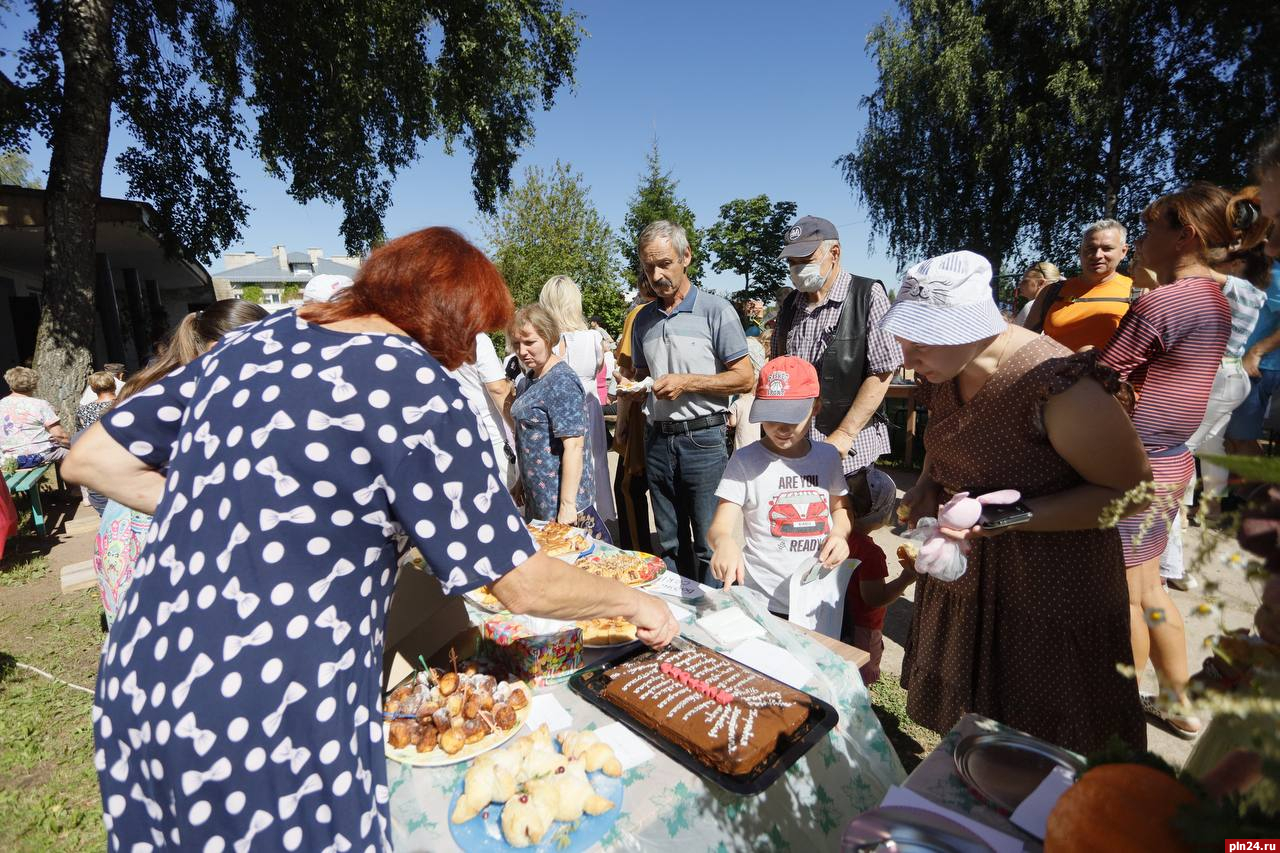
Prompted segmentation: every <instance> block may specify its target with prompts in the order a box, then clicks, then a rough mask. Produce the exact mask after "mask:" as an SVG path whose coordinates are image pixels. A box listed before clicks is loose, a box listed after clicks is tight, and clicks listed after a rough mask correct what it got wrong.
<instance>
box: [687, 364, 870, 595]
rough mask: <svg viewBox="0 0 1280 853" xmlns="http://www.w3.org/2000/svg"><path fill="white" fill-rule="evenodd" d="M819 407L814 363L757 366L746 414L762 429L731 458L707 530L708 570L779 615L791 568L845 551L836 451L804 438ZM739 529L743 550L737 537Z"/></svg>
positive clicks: (827, 560)
mask: <svg viewBox="0 0 1280 853" xmlns="http://www.w3.org/2000/svg"><path fill="white" fill-rule="evenodd" d="M818 406H819V402H818V374H817V372H816V371H815V370H814V369H813V365H812V364H810V363H809V362H807V361H805V360H804V359H800V358H796V357H794V356H783V357H782V358H775V359H773V360H772V361H770V362H767V363H766V364H765V365H764V367H763V368H761V370H760V378H759V380H758V381H757V383H756V393H755V400H754V401H753V402H752V404H751V412H750V417H749V420H750V421H751V422H752V423H758V424H760V427H761V432H762V435H761V437H760V440H759V441H758V442H756V443H754V444H749V445H747V446H746V447H743V448H742V449H741V450H739V451H737V452H736V453H734V454H733V456H731V457H729V464H728V465H727V466H726V467H725V471H724V477H723V478H722V479H721V481H720V486H719V487H718V488H717V489H716V496H717V497H718V498H719V499H720V505H719V506H718V507H717V508H716V514H715V518H714V519H713V520H712V522H711V529H710V531H709V533H708V535H707V540H708V543H709V544H710V545H711V549H712V555H711V572H712V574H714V575H715V576H716V577H717V578H718V579H720V580H721V581H723V582H724V585H725V587H729V586H731V585H733V584H735V583H739V584H742V585H744V586H747V587H750V588H752V589H755V590H758V591H759V592H762V593H764V595H765V596H767V597H768V599H769V609H770V610H771V611H772V612H773V613H775V614H777V615H779V616H783V617H785V616H786V615H787V613H788V611H789V601H788V599H789V598H790V586H789V581H790V578H791V576H792V575H793V574H795V573H796V572H797V571H799V570H800V569H801V568H803V567H804V566H806V565H808V564H810V563H811V562H812V561H813V559H814V558H815V557H816V558H818V559H819V560H820V561H821V562H822V564H823V565H824V566H827V567H834V566H838V565H840V563H842V562H844V560H845V559H846V558H847V557H848V556H849V543H848V536H849V533H850V531H851V530H852V526H853V525H852V519H851V517H850V515H849V502H848V491H849V490H848V487H847V486H846V485H845V480H844V474H843V473H842V472H841V468H840V452H839V451H838V450H837V449H836V448H835V447H834V446H833V445H830V444H826V443H821V444H814V443H813V442H811V441H810V440H809V438H808V436H809V421H810V419H811V418H812V417H813V415H814V413H815V412H816V411H817V410H818ZM740 527H743V528H744V533H745V541H746V544H745V546H744V547H741V548H740V547H739V546H738V543H737V541H736V539H735V537H734V534H735V533H736V531H737V530H738V529H739V528H740Z"/></svg>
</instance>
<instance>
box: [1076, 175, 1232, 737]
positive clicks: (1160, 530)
mask: <svg viewBox="0 0 1280 853" xmlns="http://www.w3.org/2000/svg"><path fill="white" fill-rule="evenodd" d="M1230 198H1231V195H1230V193H1228V192H1226V191H1225V190H1223V189H1221V188H1219V187H1215V186H1213V185H1211V184H1205V183H1195V184H1192V185H1191V186H1189V187H1187V188H1186V189H1184V190H1181V191H1179V192H1176V193H1171V194H1169V195H1166V196H1162V197H1161V198H1159V199H1156V201H1154V202H1152V203H1151V205H1149V206H1148V207H1147V209H1146V210H1145V211H1143V213H1142V223H1143V226H1144V228H1145V231H1146V233H1145V235H1144V236H1143V237H1142V238H1141V240H1140V242H1139V246H1140V251H1141V253H1142V259H1143V264H1144V266H1146V267H1147V268H1149V269H1150V270H1151V271H1152V272H1153V273H1155V277H1156V280H1157V281H1158V282H1159V283H1160V286H1159V287H1157V288H1156V289H1155V290H1152V291H1150V292H1148V293H1147V294H1145V295H1144V296H1142V297H1141V298H1140V299H1138V301H1137V302H1135V303H1134V304H1133V307H1132V308H1131V309H1130V310H1129V313H1128V314H1126V315H1125V317H1124V319H1123V320H1121V321H1120V327H1119V328H1118V329H1116V333H1115V336H1114V337H1112V339H1111V341H1110V343H1108V344H1107V346H1106V347H1105V348H1104V349H1103V351H1102V354H1101V356H1100V359H1099V360H1100V361H1101V362H1102V363H1103V364H1105V365H1107V366H1108V367H1111V368H1113V369H1115V370H1116V371H1118V372H1119V373H1120V375H1121V376H1122V377H1123V378H1125V379H1128V380H1129V381H1130V383H1132V384H1133V386H1134V390H1135V391H1136V392H1137V404H1136V406H1135V407H1134V410H1133V423H1134V426H1135V427H1136V428H1137V431H1138V436H1139V437H1140V438H1141V439H1142V444H1143V447H1145V448H1146V451H1147V456H1148V458H1149V459H1150V460H1151V469H1152V473H1153V475H1154V480H1155V486H1156V492H1155V500H1154V501H1153V503H1152V506H1151V508H1150V509H1149V510H1148V511H1147V512H1146V513H1143V514H1141V515H1138V516H1131V517H1130V518H1127V519H1124V520H1123V521H1121V522H1120V524H1119V529H1120V535H1121V539H1122V540H1123V543H1124V557H1125V566H1126V568H1127V576H1128V580H1129V615H1130V631H1131V635H1132V640H1133V661H1134V665H1135V667H1136V668H1137V671H1138V673H1139V675H1140V674H1141V673H1142V671H1143V670H1144V669H1145V668H1146V664H1147V658H1148V657H1150V658H1151V661H1152V663H1153V664H1154V665H1155V668H1156V675H1157V677H1158V679H1159V681H1160V684H1161V686H1162V687H1163V688H1164V690H1165V691H1169V692H1171V693H1172V695H1173V696H1174V697H1176V699H1177V700H1178V702H1179V703H1182V702H1184V701H1185V699H1186V685H1187V679H1188V676H1189V673H1188V671H1187V642H1186V634H1185V632H1184V629H1183V624H1182V615H1181V614H1180V613H1179V612H1178V609H1177V607H1176V606H1175V605H1174V603H1173V601H1172V600H1171V599H1170V598H1169V593H1168V592H1167V591H1166V590H1165V589H1164V587H1163V586H1162V585H1161V583H1160V554H1161V553H1162V552H1163V551H1164V548H1165V543H1166V540H1167V536H1168V531H1169V526H1170V524H1171V522H1172V521H1173V520H1174V519H1175V518H1176V516H1177V514H1178V508H1179V506H1180V504H1181V500H1182V494H1183V491H1184V490H1185V489H1186V486H1187V483H1188V482H1189V481H1190V479H1191V476H1192V473H1193V472H1194V471H1195V460H1194V458H1193V457H1192V455H1191V452H1190V451H1189V450H1188V449H1187V440H1188V439H1190V438H1191V436H1192V435H1193V434H1194V433H1195V432H1196V430H1197V428H1198V427H1199V426H1200V422H1201V421H1202V420H1203V419H1204V414H1205V408H1206V406H1207V404H1208V402H1209V394H1210V391H1211V390H1212V388H1213V380H1214V376H1215V375H1216V373H1217V370H1218V365H1219V364H1220V363H1221V360H1222V354H1223V352H1224V351H1225V349H1226V345H1227V339H1228V337H1229V336H1230V334H1231V308H1230V306H1229V305H1228V304H1227V300H1226V298H1225V297H1224V296H1223V295H1222V288H1221V286H1220V285H1219V284H1218V282H1217V281H1216V280H1215V279H1214V277H1213V275H1214V274H1213V270H1212V269H1211V268H1210V267H1209V258H1210V254H1211V252H1212V251H1213V250H1214V249H1216V248H1220V247H1226V246H1229V245H1231V244H1232V242H1234V232H1233V229H1232V228H1231V223H1230V222H1229V221H1228V219H1227V202H1228V201H1229V200H1230ZM1144 705H1145V706H1146V707H1147V708H1148V711H1149V712H1150V713H1153V714H1155V715H1157V716H1159V717H1160V718H1161V719H1164V720H1165V721H1166V722H1168V723H1169V724H1170V725H1171V727H1172V728H1173V730H1174V732H1175V733H1177V734H1179V735H1181V736H1183V737H1194V736H1195V735H1196V734H1197V733H1199V730H1200V721H1199V720H1197V719H1196V718H1194V717H1190V716H1184V715H1179V714H1175V713H1169V712H1165V711H1163V710H1161V709H1160V708H1158V707H1157V706H1156V705H1155V703H1154V701H1151V700H1150V699H1149V698H1147V697H1144Z"/></svg>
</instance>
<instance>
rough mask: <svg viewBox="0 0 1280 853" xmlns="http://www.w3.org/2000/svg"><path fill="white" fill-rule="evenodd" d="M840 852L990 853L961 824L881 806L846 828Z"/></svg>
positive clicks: (942, 818)
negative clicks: (882, 850)
mask: <svg viewBox="0 0 1280 853" xmlns="http://www.w3.org/2000/svg"><path fill="white" fill-rule="evenodd" d="M882 845H883V846H882ZM840 849H841V850H842V851H845V853H853V851H862V850H880V849H886V850H898V851H901V853H917V851H918V853H991V847H990V845H988V844H987V843H986V842H985V841H983V840H982V839H981V838H979V837H978V836H977V835H975V834H974V833H972V832H970V831H969V830H968V829H965V828H964V827H963V826H961V825H960V824H958V823H956V822H954V821H951V820H947V819H946V818H945V817H943V816H942V815H939V814H935V813H933V812H930V811H925V810H924V809H913V808H908V807H906V806H880V807H879V808H875V809H871V810H870V811H866V812H863V813H862V814H860V815H858V816H857V817H856V818H854V819H853V820H852V821H851V822H850V823H849V825H848V826H847V827H846V828H845V831H844V835H843V836H842V837H841V839H840Z"/></svg>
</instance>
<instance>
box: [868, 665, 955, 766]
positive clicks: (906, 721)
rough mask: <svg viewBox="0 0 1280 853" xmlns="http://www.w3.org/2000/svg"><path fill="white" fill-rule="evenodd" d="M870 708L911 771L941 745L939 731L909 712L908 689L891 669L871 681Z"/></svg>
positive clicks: (895, 750) (903, 763)
mask: <svg viewBox="0 0 1280 853" xmlns="http://www.w3.org/2000/svg"><path fill="white" fill-rule="evenodd" d="M870 692H871V709H872V710H873V711H875V715H876V717H877V718H878V719H879V720H880V726H881V728H883V729H884V733H885V735H886V736H888V738H889V743H890V744H892V745H893V750H894V752H896V753H897V754H898V759H899V760H900V761H901V762H902V767H903V769H904V770H906V771H907V772H908V773H910V772H911V771H912V770H914V769H915V768H916V767H917V765H919V764H920V762H921V761H923V760H924V759H925V757H926V756H928V754H929V753H930V752H932V751H933V750H934V748H935V747H936V746H937V745H938V741H939V740H941V738H940V737H939V735H938V733H937V732H935V731H932V730H930V729H926V728H925V727H924V726H921V725H918V724H917V723H915V722H914V721H913V720H912V719H911V717H910V716H909V715H908V714H907V691H905V690H903V689H902V687H901V686H900V685H899V684H898V679H897V678H896V677H895V676H893V675H892V674H889V673H884V674H882V675H881V676H880V680H879V681H877V682H876V683H875V684H873V685H871V691H870Z"/></svg>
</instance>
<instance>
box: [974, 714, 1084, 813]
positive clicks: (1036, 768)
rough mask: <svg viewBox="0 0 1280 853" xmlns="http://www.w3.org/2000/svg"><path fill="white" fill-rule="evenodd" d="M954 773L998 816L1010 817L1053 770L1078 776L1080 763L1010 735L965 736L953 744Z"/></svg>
mask: <svg viewBox="0 0 1280 853" xmlns="http://www.w3.org/2000/svg"><path fill="white" fill-rule="evenodd" d="M955 762H956V772H958V773H959V774H960V778H961V779H963V780H964V781H965V784H967V785H968V786H969V789H970V790H972V791H973V792H974V794H976V795H977V796H978V797H980V798H982V799H983V800H985V801H986V802H988V803H990V804H991V805H992V806H994V807H995V808H996V809H997V810H998V811H1000V812H1001V813H1002V814H1005V815H1008V814H1012V813H1013V811H1014V809H1016V808H1017V807H1018V806H1019V805H1021V804H1022V801H1023V800H1025V799H1026V798H1027V797H1028V796H1030V794H1031V792H1032V791H1034V790H1035V789H1036V788H1037V787H1039V785H1040V783H1041V782H1043V781H1044V778H1045V777H1046V776H1048V775H1049V773H1050V772H1051V771H1052V770H1053V768H1055V767H1061V768H1063V769H1065V770H1067V771H1068V772H1070V773H1071V775H1072V776H1078V775H1080V774H1081V773H1082V772H1084V762H1083V761H1081V760H1080V759H1079V758H1077V757H1076V756H1075V755H1072V754H1071V753H1070V752H1068V751H1067V750H1065V749H1062V748H1061V747H1057V746H1054V745H1053V744H1051V743H1046V742H1045V741H1042V740H1039V739H1037V738H1033V737H1031V736H1030V735H1024V734H1017V733H1014V732H986V733H983V734H976V735H969V736H968V737H967V738H964V739H963V740H961V741H960V743H958V744H956V752H955Z"/></svg>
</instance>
